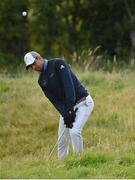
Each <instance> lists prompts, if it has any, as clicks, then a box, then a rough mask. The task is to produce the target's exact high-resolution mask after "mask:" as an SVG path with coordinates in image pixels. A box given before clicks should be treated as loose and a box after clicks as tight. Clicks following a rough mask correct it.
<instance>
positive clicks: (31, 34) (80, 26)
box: [0, 0, 135, 68]
mask: <svg viewBox="0 0 135 180" xmlns="http://www.w3.org/2000/svg"><path fill="white" fill-rule="evenodd" d="M22 11H27V12H28V15H27V16H25V17H23V16H22ZM134 17H135V1H134V0H110V1H107V0H21V1H18V0H3V1H2V0H1V1H0V24H1V26H0V44H1V46H0V65H1V64H3V61H4V63H5V61H6V63H7V64H9V63H12V60H11V59H10V55H14V56H16V57H17V59H14V62H17V64H20V63H21V62H22V61H21V60H22V59H21V58H22V57H23V55H24V53H25V52H26V51H29V50H36V51H39V52H40V53H41V55H43V56H45V57H54V56H55V57H56V56H60V57H65V58H66V59H67V60H68V61H69V62H71V61H73V57H72V56H73V54H74V55H75V54H76V55H75V58H74V59H75V61H76V62H80V61H82V62H83V61H84V59H85V60H86V58H83V56H84V53H83V52H84V51H89V49H92V50H94V49H95V48H96V47H98V46H100V48H99V50H98V51H97V53H96V55H102V57H103V58H102V61H100V62H99V66H100V67H101V68H102V65H103V64H104V63H105V64H108V63H117V65H118V66H121V65H122V64H123V63H126V64H128V63H129V64H130V63H133V64H134V61H133V62H131V59H134V57H135V55H134V49H135V47H134V46H135V42H134V39H135V38H134V34H135V33H134V23H135V20H134V19H135V18H134ZM7 55H8V56H7ZM87 55H89V52H88V54H87ZM5 56H6V57H7V58H5ZM3 59H4V60H3ZM88 61H89V59H88ZM108 61H109V62H108ZM73 62H74V61H73Z"/></svg>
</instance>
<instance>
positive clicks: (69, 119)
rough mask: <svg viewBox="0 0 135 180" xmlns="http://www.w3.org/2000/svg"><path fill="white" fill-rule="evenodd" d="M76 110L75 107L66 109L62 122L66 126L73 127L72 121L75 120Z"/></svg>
mask: <svg viewBox="0 0 135 180" xmlns="http://www.w3.org/2000/svg"><path fill="white" fill-rule="evenodd" d="M77 110H78V109H77V108H76V109H75V110H73V108H71V109H69V110H68V111H67V113H66V115H65V116H64V124H65V125H66V127H67V128H72V127H73V122H74V121H75V117H76V111H77Z"/></svg>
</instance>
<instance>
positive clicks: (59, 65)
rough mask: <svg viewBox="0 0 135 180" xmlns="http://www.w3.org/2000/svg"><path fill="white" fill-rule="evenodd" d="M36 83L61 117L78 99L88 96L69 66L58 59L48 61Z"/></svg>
mask: <svg viewBox="0 0 135 180" xmlns="http://www.w3.org/2000/svg"><path fill="white" fill-rule="evenodd" d="M38 83H39V85H40V87H41V88H42V90H43V92H44V94H45V96H46V97H47V98H48V99H49V100H50V101H51V103H52V104H53V105H54V106H55V108H56V109H57V110H58V111H59V112H60V114H61V115H62V116H63V117H64V115H65V113H66V112H67V110H68V109H70V108H72V107H73V106H74V105H75V104H76V102H77V101H78V100H79V99H81V98H82V97H86V96H87V95H88V93H87V91H86V90H85V88H84V87H83V86H82V85H81V83H80V82H79V80H78V79H77V77H76V76H75V74H74V73H73V72H72V71H71V69H70V67H69V65H68V64H67V63H66V62H65V61H64V60H61V59H58V58H56V59H52V60H49V61H48V64H47V68H46V69H45V70H44V69H43V71H42V72H41V74H40V76H39V79H38Z"/></svg>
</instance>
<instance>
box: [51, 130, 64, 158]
mask: <svg viewBox="0 0 135 180" xmlns="http://www.w3.org/2000/svg"><path fill="white" fill-rule="evenodd" d="M64 132H65V129H64V130H63V132H62V134H61V136H60V137H59V138H58V140H57V142H56V143H55V145H54V147H53V148H52V150H51V152H50V154H49V158H48V160H49V159H50V158H51V156H52V154H53V152H54V150H55V148H56V146H57V144H58V143H59V141H60V139H61V138H62V136H63V134H64Z"/></svg>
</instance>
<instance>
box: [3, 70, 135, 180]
mask: <svg viewBox="0 0 135 180" xmlns="http://www.w3.org/2000/svg"><path fill="white" fill-rule="evenodd" d="M76 73H77V75H78V77H79V79H80V80H81V82H82V83H83V84H84V85H85V87H86V88H87V89H88V91H89V92H90V94H91V96H92V97H93V99H94V102H95V109H94V111H93V113H92V115H91V117H90V118H89V119H88V121H87V123H86V125H85V128H84V130H83V137H84V148H85V152H84V154H82V155H81V156H79V157H76V156H74V155H73V154H72V149H70V154H69V157H67V158H66V159H65V160H63V161H58V160H57V155H56V154H57V153H56V150H55V152H54V155H53V157H52V159H50V160H48V155H49V153H50V151H51V149H52V147H53V145H54V144H55V142H56V140H57V128H58V119H59V114H58V113H57V111H56V110H55V109H54V107H53V106H52V105H51V104H50V102H49V101H48V100H47V99H46V98H45V97H44V95H43V93H42V91H41V90H40V88H39V86H38V84H37V74H35V73H34V74H31V73H30V74H27V75H25V74H21V75H20V76H16V77H9V76H1V77H0V178H135V172H134V169H135V155H134V154H135V133H134V129H135V120H134V117H135V111H134V108H135V74H134V72H128V71H125V72H121V73H115V72H113V73H111V74H110V73H107V72H106V73H105V72H102V71H98V72H88V71H86V72H81V71H79V72H76Z"/></svg>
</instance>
